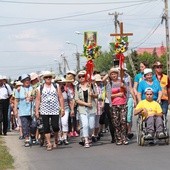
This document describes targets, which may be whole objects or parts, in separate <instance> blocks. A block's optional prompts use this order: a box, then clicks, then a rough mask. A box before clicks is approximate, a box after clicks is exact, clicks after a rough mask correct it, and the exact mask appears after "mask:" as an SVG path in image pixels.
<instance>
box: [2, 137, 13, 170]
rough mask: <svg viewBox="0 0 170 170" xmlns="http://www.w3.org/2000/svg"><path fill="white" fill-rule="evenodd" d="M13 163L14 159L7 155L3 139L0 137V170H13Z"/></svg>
mask: <svg viewBox="0 0 170 170" xmlns="http://www.w3.org/2000/svg"><path fill="white" fill-rule="evenodd" d="M13 163H14V159H13V157H12V156H11V155H10V154H9V152H8V148H7V147H6V146H5V142H4V140H3V138H2V137H0V170H6V169H14V166H13Z"/></svg>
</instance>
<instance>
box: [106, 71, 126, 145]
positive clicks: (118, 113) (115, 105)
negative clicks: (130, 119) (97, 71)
mask: <svg viewBox="0 0 170 170" xmlns="http://www.w3.org/2000/svg"><path fill="white" fill-rule="evenodd" d="M118 75H119V70H118V69H117V68H111V69H110V71H109V79H110V81H109V82H108V84H107V86H106V89H107V96H108V99H109V101H110V107H111V121H112V124H113V127H114V128H115V140H116V144H117V145H122V144H124V145H127V144H128V141H127V139H126V129H127V128H126V116H127V107H126V103H127V100H126V87H125V86H124V84H123V83H122V82H121V80H120V79H119V77H118Z"/></svg>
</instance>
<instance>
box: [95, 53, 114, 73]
mask: <svg viewBox="0 0 170 170" xmlns="http://www.w3.org/2000/svg"><path fill="white" fill-rule="evenodd" d="M94 64H95V69H96V70H97V71H100V72H102V71H108V70H109V69H110V68H111V67H113V54H112V52H107V51H105V52H102V53H101V55H100V56H99V57H98V58H97V59H95V60H94Z"/></svg>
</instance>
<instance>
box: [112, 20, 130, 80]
mask: <svg viewBox="0 0 170 170" xmlns="http://www.w3.org/2000/svg"><path fill="white" fill-rule="evenodd" d="M132 35H133V33H124V32H123V22H121V23H120V33H115V34H110V36H120V37H123V36H132ZM123 77H124V71H123V68H122V67H121V66H120V78H121V81H123Z"/></svg>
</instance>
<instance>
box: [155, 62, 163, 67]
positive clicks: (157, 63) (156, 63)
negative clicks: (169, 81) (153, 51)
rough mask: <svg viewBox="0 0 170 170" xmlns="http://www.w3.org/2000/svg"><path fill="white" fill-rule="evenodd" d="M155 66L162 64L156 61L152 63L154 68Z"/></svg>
mask: <svg viewBox="0 0 170 170" xmlns="http://www.w3.org/2000/svg"><path fill="white" fill-rule="evenodd" d="M156 66H163V64H162V63H161V62H160V61H157V62H155V63H154V64H153V68H155V67H156Z"/></svg>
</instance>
